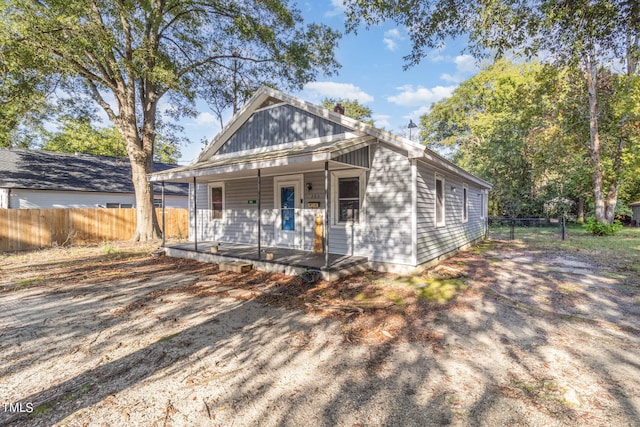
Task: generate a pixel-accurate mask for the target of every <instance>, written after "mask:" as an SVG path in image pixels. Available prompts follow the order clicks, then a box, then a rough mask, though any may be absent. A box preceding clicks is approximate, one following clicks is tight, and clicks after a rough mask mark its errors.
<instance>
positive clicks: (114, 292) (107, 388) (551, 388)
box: [0, 241, 640, 426]
mask: <svg viewBox="0 0 640 427" xmlns="http://www.w3.org/2000/svg"><path fill="white" fill-rule="evenodd" d="M152 251H153V248H150V247H137V246H128V245H107V246H101V247H95V248H85V249H73V248H72V249H51V250H47V251H40V252H31V253H28V254H21V255H12V256H0V360H2V362H3V363H2V364H1V365H0V405H2V406H0V425H19V426H23V425H24V426H27V425H28V426H34V425H36V426H44V425H65V426H66V425H69V426H103V425H104V426H125V425H141V426H142V425H144V426H200V425H202V426H205V425H207V426H208V425H224V426H230V425H236V426H276V425H278V426H280V425H285V426H299V425H321V426H325V425H326V426H334V425H338V426H381V425H389V426H396V425H406V426H412V425H415V426H425V425H447V424H448V425H461V426H466V425H486V426H497V425H509V426H519V425H523V426H525V425H530V426H554V425H569V426H573V425H575V426H604V425H606V426H627V425H628V426H632V425H640V282H639V280H638V272H637V271H635V270H633V271H623V272H620V271H612V270H609V269H607V267H606V266H598V265H596V264H595V263H594V262H593V260H589V259H587V258H584V257H579V254H570V255H569V254H567V253H563V252H560V251H557V250H556V251H554V252H553V253H545V252H542V251H539V250H534V249H532V248H531V247H528V246H526V245H523V244H519V243H507V242H491V241H490V242H486V243H484V244H482V245H480V246H478V247H476V248H473V249H472V250H469V251H466V252H464V253H461V254H459V255H458V256H456V257H455V258H451V259H449V260H447V261H446V262H444V263H442V266H443V267H440V268H439V269H438V270H437V274H434V273H431V274H429V275H427V274H425V275H422V276H415V277H399V276H394V275H387V274H380V273H373V272H369V273H364V274H361V275H357V276H353V277H350V278H347V279H344V280H341V281H339V282H334V283H324V282H321V283H317V284H310V285H308V284H303V283H302V281H301V280H300V279H299V278H291V277H287V276H279V275H268V274H263V273H259V272H251V273H247V274H233V273H224V272H219V271H218V270H217V267H216V266H213V265H206V264H201V263H197V262H193V261H186V260H177V259H170V258H166V257H157V258H154V257H152V256H150V253H151V252H152Z"/></svg>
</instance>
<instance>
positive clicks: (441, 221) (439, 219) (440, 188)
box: [435, 175, 445, 227]
mask: <svg viewBox="0 0 640 427" xmlns="http://www.w3.org/2000/svg"><path fill="white" fill-rule="evenodd" d="M435 193H436V197H435V210H436V227H441V226H444V225H445V194H444V177H443V176H441V175H436V191H435Z"/></svg>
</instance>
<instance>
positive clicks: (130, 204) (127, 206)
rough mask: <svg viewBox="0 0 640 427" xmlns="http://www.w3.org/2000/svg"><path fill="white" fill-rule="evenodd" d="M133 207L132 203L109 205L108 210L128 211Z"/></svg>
mask: <svg viewBox="0 0 640 427" xmlns="http://www.w3.org/2000/svg"><path fill="white" fill-rule="evenodd" d="M132 207H133V204H132V203H107V209H127V208H132Z"/></svg>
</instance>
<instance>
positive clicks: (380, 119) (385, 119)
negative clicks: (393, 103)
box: [371, 114, 391, 129]
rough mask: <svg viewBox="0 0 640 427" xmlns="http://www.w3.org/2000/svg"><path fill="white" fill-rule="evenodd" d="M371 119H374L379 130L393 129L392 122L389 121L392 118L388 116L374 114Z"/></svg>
mask: <svg viewBox="0 0 640 427" xmlns="http://www.w3.org/2000/svg"><path fill="white" fill-rule="evenodd" d="M371 118H372V119H373V123H374V125H375V127H377V128H384V129H391V122H390V121H389V119H390V118H391V116H390V115H388V114H372V115H371Z"/></svg>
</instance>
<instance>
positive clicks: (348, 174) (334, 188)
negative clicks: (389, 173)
mask: <svg viewBox="0 0 640 427" xmlns="http://www.w3.org/2000/svg"><path fill="white" fill-rule="evenodd" d="M340 178H358V179H359V180H360V182H359V184H358V187H359V188H358V189H359V193H360V194H359V197H360V200H359V203H360V208H359V209H358V210H359V213H358V223H359V224H363V223H364V221H365V218H366V216H365V206H364V194H365V190H366V187H367V183H366V179H367V172H366V171H365V170H364V169H343V170H333V171H331V187H330V189H331V224H330V225H331V227H346V226H347V224H350V223H348V222H339V221H338V218H339V212H338V209H339V203H338V180H339V179H340Z"/></svg>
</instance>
